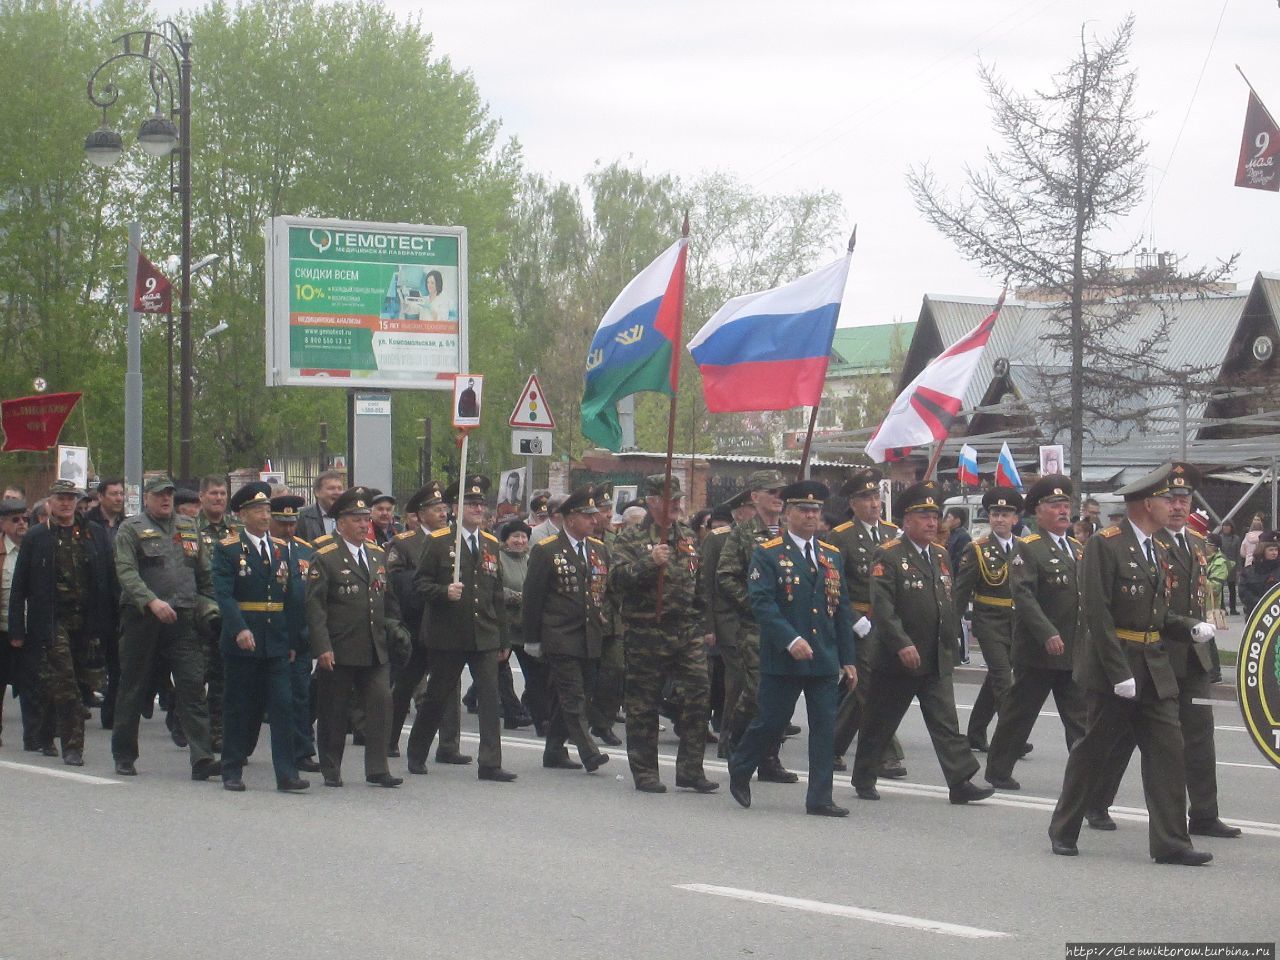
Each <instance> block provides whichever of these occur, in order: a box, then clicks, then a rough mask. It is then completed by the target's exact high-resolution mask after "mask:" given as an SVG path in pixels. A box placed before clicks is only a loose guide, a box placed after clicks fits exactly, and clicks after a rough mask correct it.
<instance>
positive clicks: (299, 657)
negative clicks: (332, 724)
mask: <svg viewBox="0 0 1280 960" xmlns="http://www.w3.org/2000/svg"><path fill="white" fill-rule="evenodd" d="M306 502H307V501H306V500H304V499H303V498H302V497H300V496H298V495H296V494H292V493H285V494H281V495H280V496H277V497H272V498H271V527H270V531H271V536H272V537H273V538H275V539H278V540H282V541H284V546H283V547H282V548H281V549H282V551H283V553H284V556H285V559H286V560H287V561H288V563H289V569H290V570H291V571H292V572H293V574H294V576H296V577H297V582H296V583H295V584H293V585H291V587H290V589H292V590H294V591H295V593H294V597H295V599H296V600H297V602H298V604H299V605H300V607H301V613H302V616H301V624H300V627H301V631H302V636H301V643H300V645H299V647H298V649H297V653H296V655H295V656H294V657H293V659H292V661H291V662H290V663H289V691H290V694H291V699H292V701H293V750H294V753H293V755H294V757H295V759H296V761H297V767H298V769H299V770H301V771H305V772H307V773H319V772H320V764H319V763H318V762H317V761H316V733H315V725H314V709H313V698H312V696H311V688H312V684H311V670H312V667H313V666H314V665H315V661H314V660H313V659H312V657H311V639H310V631H309V630H308V629H307V571H308V570H309V569H310V568H311V555H312V554H313V553H315V548H314V547H312V545H311V544H310V543H309V542H308V541H306V540H303V539H302V538H301V537H299V536H297V530H298V517H299V515H300V514H301V512H302V509H303V506H304V505H305V504H306Z"/></svg>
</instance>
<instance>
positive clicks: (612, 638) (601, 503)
mask: <svg viewBox="0 0 1280 960" xmlns="http://www.w3.org/2000/svg"><path fill="white" fill-rule="evenodd" d="M596 506H597V507H599V508H600V512H601V513H602V514H608V515H609V516H612V515H613V489H612V486H611V485H610V484H604V485H602V486H600V487H597V488H596ZM597 538H598V539H599V540H600V550H601V552H602V553H603V554H604V562H605V566H609V565H610V564H611V563H612V554H611V551H612V549H613V544H614V542H615V541H616V540H617V536H616V535H615V534H614V532H613V531H612V530H607V531H605V532H604V533H603V534H597ZM604 602H605V607H606V614H605V624H604V634H603V635H602V636H601V637H600V670H599V672H598V673H597V674H596V683H595V689H594V690H593V691H592V692H591V696H590V699H589V700H588V701H587V720H588V721H589V723H590V725H591V733H592V735H593V736H595V737H596V738H597V739H599V740H602V741H603V742H605V743H607V744H608V745H609V746H611V747H620V746H622V741H621V740H620V739H619V738H618V735H617V734H615V733H614V732H613V725H614V723H615V721H616V718H617V716H618V711H619V710H621V709H622V700H623V697H624V696H625V690H626V676H627V667H626V659H625V656H624V654H623V652H622V613H621V610H620V608H619V606H618V598H617V596H616V595H615V594H614V593H613V592H612V591H609V590H606V591H605V595H604Z"/></svg>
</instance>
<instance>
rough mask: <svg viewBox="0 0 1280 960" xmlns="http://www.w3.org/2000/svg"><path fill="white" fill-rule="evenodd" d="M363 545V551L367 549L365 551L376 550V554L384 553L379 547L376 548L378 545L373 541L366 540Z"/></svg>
mask: <svg viewBox="0 0 1280 960" xmlns="http://www.w3.org/2000/svg"><path fill="white" fill-rule="evenodd" d="M364 545H365V549H367V550H377V551H378V553H384V552H385V551H384V550H383V549H382V548H381V547H380V546H378V544H377V543H376V542H375V541H373V540H366V541H365V542H364Z"/></svg>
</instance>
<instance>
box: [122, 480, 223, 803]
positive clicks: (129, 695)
mask: <svg viewBox="0 0 1280 960" xmlns="http://www.w3.org/2000/svg"><path fill="white" fill-rule="evenodd" d="M173 489H174V485H173V482H172V481H170V480H168V478H163V477H158V478H153V479H152V480H149V481H148V482H147V485H146V492H147V494H149V495H150V494H163V493H164V492H165V491H166V490H170V491H171V490H173ZM115 552H116V575H117V578H118V580H119V582H120V590H121V610H120V619H121V636H120V696H119V699H118V700H117V701H116V716H115V725H114V727H113V728H112V731H111V753H112V755H113V756H114V757H115V760H116V769H117V772H120V773H125V774H128V773H132V772H133V769H132V768H133V762H134V761H135V760H137V758H138V721H139V718H140V717H141V715H142V706H143V702H144V700H145V699H147V698H149V697H150V696H152V692H153V688H152V676H153V673H154V668H155V661H156V658H157V657H159V658H161V659H162V660H164V661H165V665H166V667H167V668H168V669H169V671H170V672H172V674H173V685H174V695H175V697H176V700H177V712H178V719H179V721H180V722H181V724H182V729H183V732H184V733H185V734H186V737H187V743H188V747H189V750H190V754H191V764H192V767H191V772H192V776H194V777H197V778H200V779H204V778H207V777H209V776H211V775H213V774H214V773H216V772H218V769H219V768H218V764H217V763H216V762H215V761H214V759H213V745H212V742H211V738H210V733H209V711H208V707H207V705H206V701H205V665H206V664H205V651H204V647H203V645H202V644H201V642H200V637H199V634H198V633H197V626H196V623H197V619H198V618H202V619H207V618H208V617H210V616H211V615H212V614H213V612H214V610H215V609H216V607H215V602H214V599H213V580H212V578H211V576H210V570H209V551H208V548H207V547H206V545H205V540H204V538H202V537H201V535H200V531H199V530H198V529H197V527H196V522H195V520H193V519H192V518H190V517H184V516H179V515H174V516H170V517H164V518H161V517H156V516H152V515H151V514H150V513H147V512H146V511H145V510H144V511H143V512H142V513H139V514H137V515H135V516H132V517H129V518H128V519H126V520H124V521H122V522H121V524H120V526H119V528H118V529H117V531H116V542H115ZM153 600H161V601H163V602H164V603H167V604H168V605H169V606H170V607H171V608H172V609H173V611H174V613H175V614H176V616H177V619H176V620H175V621H174V622H173V623H162V622H161V621H160V620H159V618H158V617H157V616H156V615H155V614H154V613H152V612H151V611H150V610H149V609H148V604H149V603H151V602H152V601H153Z"/></svg>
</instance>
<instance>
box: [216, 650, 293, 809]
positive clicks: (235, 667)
mask: <svg viewBox="0 0 1280 960" xmlns="http://www.w3.org/2000/svg"><path fill="white" fill-rule="evenodd" d="M222 663H223V681H224V682H223V688H222V779H224V780H226V779H229V778H233V777H239V776H240V774H241V771H242V770H243V769H244V764H245V761H246V760H248V759H249V754H250V753H251V752H252V750H253V745H254V744H256V743H257V741H258V734H259V732H260V731H261V729H262V712H263V710H264V709H265V710H266V711H267V713H268V715H269V716H270V718H271V765H272V767H274V768H275V774H276V782H277V783H280V782H281V781H284V780H292V779H295V778H296V777H297V776H298V763H297V750H296V749H295V746H294V735H295V729H294V723H293V687H292V684H291V682H290V675H289V667H290V663H289V658H288V657H240V656H235V655H232V656H224V657H223V658H222Z"/></svg>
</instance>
